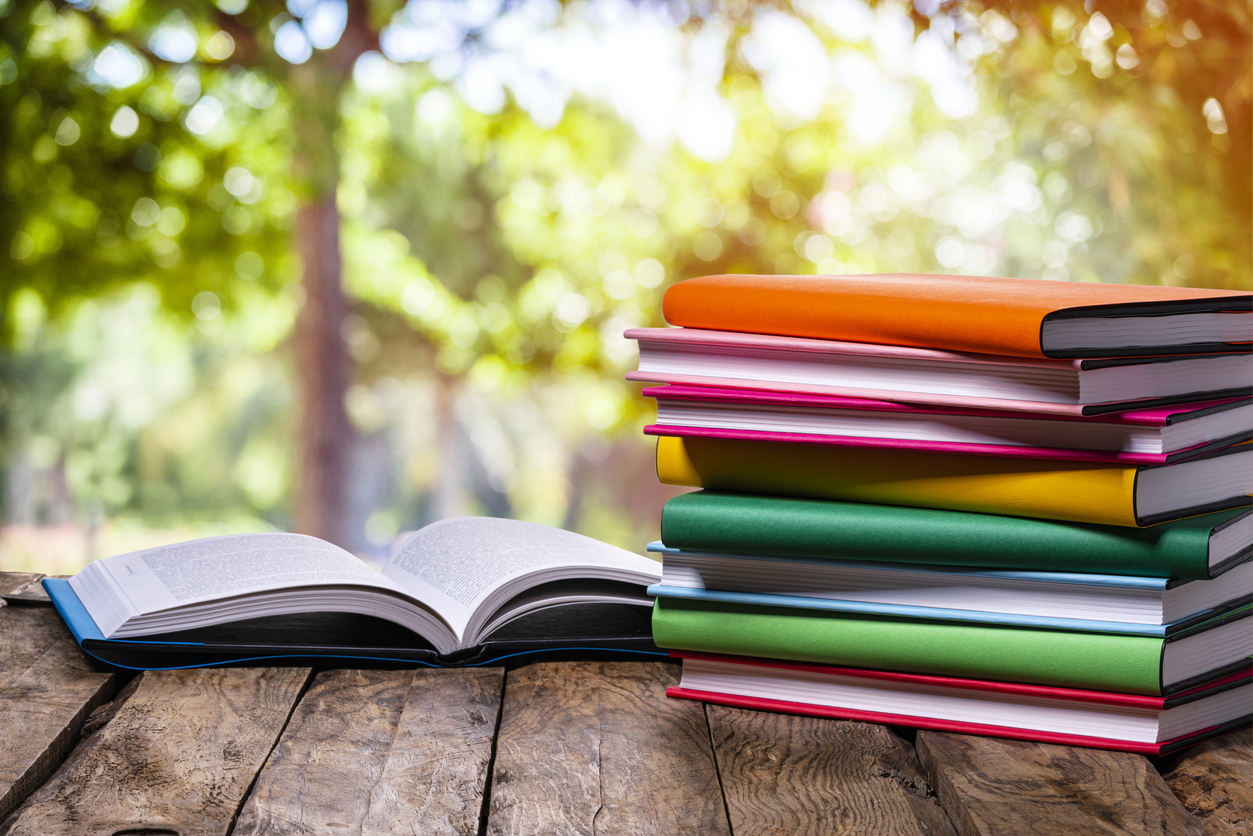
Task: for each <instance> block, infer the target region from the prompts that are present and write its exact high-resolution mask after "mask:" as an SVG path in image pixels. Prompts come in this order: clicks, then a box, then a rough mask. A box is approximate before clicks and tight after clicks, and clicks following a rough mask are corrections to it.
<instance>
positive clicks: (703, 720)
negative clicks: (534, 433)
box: [0, 574, 1253, 836]
mask: <svg viewBox="0 0 1253 836" xmlns="http://www.w3.org/2000/svg"><path fill="white" fill-rule="evenodd" d="M37 580H38V578H37V576H31V575H18V574H7V575H6V574H0V601H4V602H5V604H6V606H4V607H3V608H0V834H3V833H7V834H10V836H17V834H22V835H23V836H26V835H27V834H37V836H54V835H55V834H74V835H75V836H96V834H100V836H114V835H115V834H129V835H130V836H139V834H147V835H148V836H156V834H165V836H169V834H180V836H201V835H202V834H203V835H204V836H208V834H228V833H233V834H249V836H251V835H252V834H278V833H284V834H295V833H300V834H304V833H308V834H384V833H422V834H437V833H438V834H443V833H462V834H476V833H478V834H514V833H518V834H521V833H535V834H565V833H572V834H573V833H577V834H592V833H599V834H624V836H638V835H639V834H664V835H665V836H670V834H682V833H700V834H706V833H708V834H728V836H729V834H732V833H733V834H735V836H749V834H789V835H790V834H828V833H830V834H835V833H847V834H876V836H877V835H878V834H883V835H884V836H887V835H888V834H953V833H960V834H974V833H978V834H992V833H1004V834H1014V835H1015V836H1023V834H1027V835H1028V836H1034V835H1035V834H1049V833H1065V834H1112V833H1136V834H1141V833H1145V834H1147V833H1153V834H1159V833H1160V834H1201V833H1215V834H1217V833H1224V834H1225V833H1231V834H1236V833H1240V834H1243V833H1247V832H1248V831H1249V829H1250V822H1253V789H1251V787H1253V746H1251V745H1250V737H1249V735H1248V734H1247V733H1245V734H1241V735H1234V736H1230V737H1228V738H1226V739H1222V740H1219V741H1212V742H1210V743H1207V744H1204V745H1202V746H1200V747H1198V748H1196V749H1193V750H1191V751H1189V752H1187V753H1185V754H1183V755H1177V756H1174V757H1171V758H1163V759H1150V758H1144V757H1141V756H1139V755H1130V754H1123V753H1114V752H1102V751H1097V750H1091V749H1077V748H1069V747H1065V746H1049V745H1040V744H1034V743H1023V742H1015V741H1008V740H998V739H992V738H980V737H967V736H962V735H953V734H939V733H934V732H918V733H917V734H916V735H915V734H913V733H912V732H910V731H908V730H904V729H897V728H892V727H886V726H876V725H870V724H866V723H854V722H842V721H835V720H822V719H815V718H809V717H792V716H787V715H782V714H768V713H763V712H754V711H745V710H740V709H734V708H726V707H722V706H716V705H702V704H700V703H695V702H689V701H685V700H670V699H666V698H665V696H664V692H665V688H666V687H667V686H668V685H671V684H673V683H674V682H676V680H677V677H678V670H679V669H678V666H677V665H675V664H670V663H667V662H634V663H630V662H623V663H599V662H565V663H562V662H550V663H536V664H530V665H526V666H523V667H518V668H516V669H509V670H506V669H504V668H477V669H464V670H399V671H359V670H330V671H323V672H320V673H316V674H315V673H313V672H312V671H310V670H309V669H308V668H231V669H210V670H191V671H169V672H157V673H151V672H150V673H144V674H141V675H139V676H136V677H134V678H132V679H130V680H129V681H125V680H123V679H121V678H119V677H117V676H114V675H112V674H101V673H96V672H95V671H93V670H92V669H91V668H90V666H89V665H88V664H87V662H86V659H85V658H84V657H83V655H82V654H81V653H80V652H79V650H78V648H77V647H76V646H75V644H74V642H73V640H72V639H71V638H70V636H69V634H68V633H67V632H66V630H65V628H64V627H63V625H62V624H61V621H60V619H59V618H58V617H57V615H56V612H55V610H53V609H52V608H51V606H49V605H48V604H47V600H46V598H45V597H44V596H43V595H42V589H40V588H39V587H38V585H37V583H35V584H31V582H32V581H37Z"/></svg>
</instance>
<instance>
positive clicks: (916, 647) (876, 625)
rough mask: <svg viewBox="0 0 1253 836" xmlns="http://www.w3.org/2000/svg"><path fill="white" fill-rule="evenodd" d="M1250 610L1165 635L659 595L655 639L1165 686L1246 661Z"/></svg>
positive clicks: (1089, 684)
mask: <svg viewBox="0 0 1253 836" xmlns="http://www.w3.org/2000/svg"><path fill="white" fill-rule="evenodd" d="M1251 613H1253V607H1249V606H1245V607H1243V608H1241V609H1240V610H1237V611H1234V612H1232V613H1229V614H1227V615H1224V616H1221V617H1218V618H1215V619H1213V620H1211V621H1209V622H1206V623H1204V624H1201V625H1198V626H1197V627H1196V628H1193V629H1191V630H1188V631H1185V632H1181V633H1178V634H1176V635H1174V636H1172V637H1170V638H1167V639H1162V638H1153V637H1146V636H1128V635H1112V634H1106V633H1080V632H1070V631H1063V630H1040V629H1031V628H1021V627H1003V626H991V625H972V624H961V623H957V622H946V621H920V620H918V621H915V620H908V619H894V618H886V617H875V616H866V615H857V614H844V613H829V612H815V611H812V610H797V609H791V608H783V607H758V606H752V605H745V604H729V603H721V602H710V601H697V600H688V599H677V598H659V599H657V601H656V602H655V604H654V605H653V641H654V642H656V643H657V646H658V647H663V648H667V649H670V650H695V651H700V652H702V653H722V654H728V655H733V656H755V657H762V658H767V659H785V660H789V661H795V662H817V663H820V664H828V665H842V666H846V667H854V668H871V669H875V670H889V671H904V672H907V673H928V674H938V675H942V676H958V677H964V678H967V679H990V680H999V681H1004V682H1026V683H1031V684H1035V685H1057V686H1062V687H1067V688H1083V689H1087V690H1093V691H1114V692H1118V693H1123V694H1151V695H1162V694H1170V693H1176V692H1178V691H1182V690H1186V689H1187V688H1190V687H1192V686H1193V685H1196V684H1200V683H1202V682H1205V681H1207V680H1210V679H1213V678H1215V677H1217V676H1221V675H1224V674H1226V673H1229V672H1232V671H1235V670H1239V669H1241V668H1244V667H1248V665H1249V656H1250V655H1251V654H1253V630H1250V629H1249V626H1250V625H1249V615H1250V614H1251Z"/></svg>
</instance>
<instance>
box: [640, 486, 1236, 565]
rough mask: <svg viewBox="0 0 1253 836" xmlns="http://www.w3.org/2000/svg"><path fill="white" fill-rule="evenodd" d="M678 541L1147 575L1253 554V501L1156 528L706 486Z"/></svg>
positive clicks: (671, 514)
mask: <svg viewBox="0 0 1253 836" xmlns="http://www.w3.org/2000/svg"><path fill="white" fill-rule="evenodd" d="M661 539H662V542H664V543H665V544H666V546H669V547H671V548H677V549H689V550H693V551H712V552H728V553H731V554H758V555H773V556H779V557H809V558H815V557H816V558H822V557H830V558H839V559H843V560H882V561H888V562H892V563H934V564H943V565H948V566H984V567H990V568H998V569H1021V570H1039V571H1045V572H1090V573H1096V574H1107V575H1136V576H1140V577H1148V578H1179V579H1191V580H1200V579H1206V578H1212V577H1214V576H1216V575H1218V574H1220V573H1221V572H1223V571H1225V570H1226V569H1228V568H1230V567H1231V566H1234V565H1235V564H1237V563H1239V562H1241V561H1243V560H1248V559H1249V557H1250V556H1251V555H1253V511H1250V510H1249V509H1247V508H1246V509H1239V510H1233V511H1222V512H1219V513H1216V514H1206V515H1204V516H1200V517H1192V518H1190V519H1186V520H1179V521H1176V522H1170V523H1162V524H1160V525H1155V526H1150V527H1148V528H1131V527H1124V526H1112V525H1091V524H1083V523H1068V522H1058V521H1055V520H1040V519H1028V518H1025V517H1003V516H998V515H995V514H973V513H967V512H963V511H941V510H937V509H932V508H910V507H904V506H897V505H867V504H861V503H854V502H834V501H824V500H814V499H789V498H784V497H765V496H750V495H746V494H730V493H716V492H713V491H698V492H696V493H689V494H682V495H680V496H676V497H674V498H673V499H671V500H670V501H669V502H667V503H666V506H665V510H664V511H663V512H662V515H661Z"/></svg>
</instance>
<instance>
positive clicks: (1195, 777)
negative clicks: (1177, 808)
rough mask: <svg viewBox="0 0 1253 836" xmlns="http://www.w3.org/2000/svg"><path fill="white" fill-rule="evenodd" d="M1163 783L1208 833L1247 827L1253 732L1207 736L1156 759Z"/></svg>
mask: <svg viewBox="0 0 1253 836" xmlns="http://www.w3.org/2000/svg"><path fill="white" fill-rule="evenodd" d="M1158 768H1159V769H1160V770H1161V773H1162V777H1163V778H1164V779H1166V786H1168V787H1170V789H1171V790H1172V791H1173V792H1174V793H1175V795H1176V796H1177V797H1178V798H1179V800H1180V801H1182V802H1183V806H1185V807H1187V808H1188V810H1189V811H1191V812H1192V814H1193V815H1195V816H1196V817H1197V818H1198V819H1200V820H1201V824H1202V825H1203V826H1204V827H1205V832H1206V833H1208V834H1215V836H1217V834H1224V836H1225V834H1233V836H1235V834H1247V833H1249V832H1250V831H1253V732H1250V730H1249V729H1245V730H1244V731H1240V732H1236V733H1234V734H1229V735H1227V736H1226V737H1220V738H1217V739H1215V740H1208V741H1206V742H1205V743H1202V744H1201V745H1199V746H1196V747H1194V748H1192V749H1188V750H1187V751H1185V752H1182V753H1180V754H1178V755H1172V756H1170V757H1168V758H1162V759H1161V761H1160V762H1159V763H1158Z"/></svg>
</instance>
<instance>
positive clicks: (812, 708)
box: [666, 686, 1221, 755]
mask: <svg viewBox="0 0 1253 836" xmlns="http://www.w3.org/2000/svg"><path fill="white" fill-rule="evenodd" d="M666 696H667V697H674V698H677V699H684V700H697V701H700V702H708V703H714V704H716V705H729V706H732V707H735V708H750V709H755V710H758V711H775V712H781V713H784V714H804V715H808V716H811V717H827V718H830V719H834V720H860V721H862V722H866V723H880V724H887V725H893V726H908V727H911V728H918V729H930V730H932V731H944V732H955V733H957V734H974V735H980V736H982V737H1005V738H1009V739H1011V740H1031V741H1035V742H1037V743H1056V744H1059V745H1062V746H1085V747H1088V748H1091V749H1113V750H1115V751H1120V752H1135V753H1137V754H1141V755H1160V754H1162V752H1163V750H1170V749H1176V748H1180V744H1182V743H1184V742H1185V741H1188V740H1194V739H1195V741H1196V742H1198V743H1199V742H1200V741H1201V740H1203V739H1205V738H1206V737H1210V736H1213V733H1214V732H1216V731H1218V730H1220V729H1221V727H1220V726H1209V727H1207V728H1204V729H1200V730H1198V731H1196V732H1193V733H1192V734H1189V735H1183V736H1182V737H1176V738H1173V739H1171V740H1164V741H1162V742H1161V743H1135V742H1132V741H1129V740H1114V739H1110V738H1104V737H1085V736H1083V735H1077V734H1057V733H1055V732H1039V731H1032V730H1028V729H1020V728H1014V727H1010V726H985V725H982V724H980V723H961V722H956V721H952V720H936V719H933V718H930V717H912V716H906V715H900V714H882V713H880V712H877V711H856V710H853V709H846V708H832V707H830V706H825V705H810V704H809V703H797V702H787V701H785V700H767V699H761V698H759V697H741V696H737V695H734V694H717V693H713V692H711V691H696V690H693V689H691V688H681V687H678V686H672V687H670V688H667V689H666Z"/></svg>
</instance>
